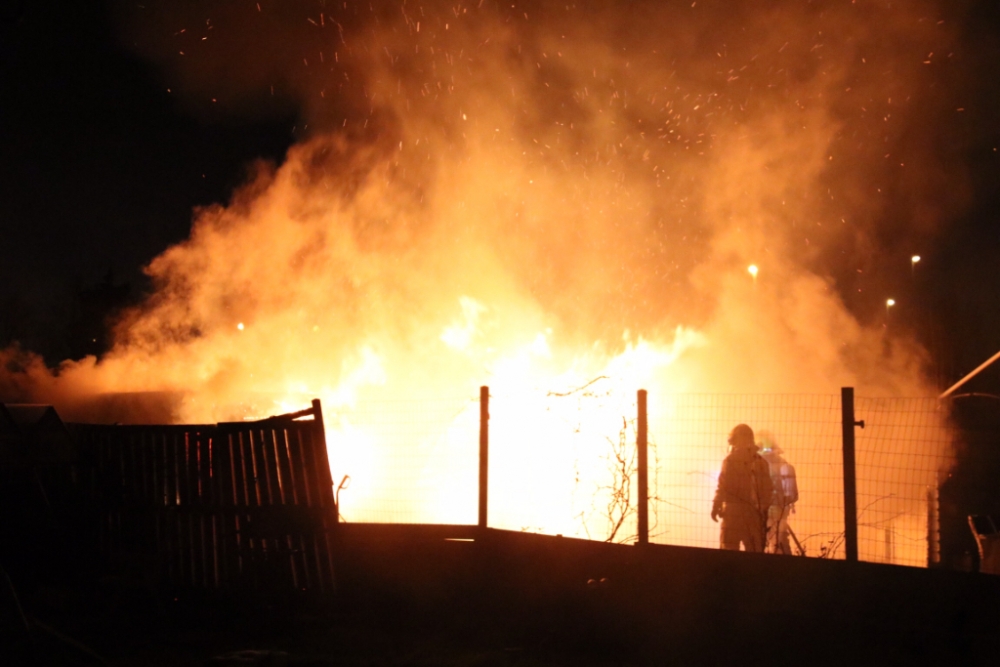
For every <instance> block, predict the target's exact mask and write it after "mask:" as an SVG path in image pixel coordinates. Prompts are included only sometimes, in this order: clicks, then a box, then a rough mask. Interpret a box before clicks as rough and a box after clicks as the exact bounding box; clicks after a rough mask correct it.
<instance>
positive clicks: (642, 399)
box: [635, 389, 649, 544]
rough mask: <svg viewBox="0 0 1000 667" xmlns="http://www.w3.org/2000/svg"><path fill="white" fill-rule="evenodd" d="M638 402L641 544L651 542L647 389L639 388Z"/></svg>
mask: <svg viewBox="0 0 1000 667" xmlns="http://www.w3.org/2000/svg"><path fill="white" fill-rule="evenodd" d="M636 403H637V405H638V410H639V415H638V417H639V423H638V425H637V427H636V432H635V446H636V449H638V454H639V457H638V458H639V508H638V510H639V544H649V459H648V457H647V453H648V452H647V449H648V440H647V437H646V430H647V420H646V390H645V389H640V390H639V394H638V399H637V401H636Z"/></svg>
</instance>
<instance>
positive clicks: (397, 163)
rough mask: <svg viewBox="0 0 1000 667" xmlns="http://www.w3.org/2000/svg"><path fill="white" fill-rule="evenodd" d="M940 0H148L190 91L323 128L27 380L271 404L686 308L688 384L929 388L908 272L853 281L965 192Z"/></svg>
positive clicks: (627, 326) (590, 340)
mask: <svg viewBox="0 0 1000 667" xmlns="http://www.w3.org/2000/svg"><path fill="white" fill-rule="evenodd" d="M935 11H936V10H935V9H934V7H933V6H932V5H930V4H925V3H919V2H914V3H904V4H901V5H897V4H882V3H868V2H864V3H855V2H846V1H829V2H810V3H803V2H767V3H759V2H746V3H733V2H703V1H702V2H694V3H659V2H649V3H643V2H628V3H603V2H594V3H587V2H584V3H574V4H568V3H543V4H542V5H539V4H538V3H530V4H526V5H523V6H522V5H521V4H519V3H516V2H512V3H498V2H487V1H485V0H484V1H482V2H478V3H465V4H462V3H458V4H449V3H408V2H401V3H380V4H379V5H378V6H376V5H375V3H371V4H369V3H367V2H360V3H359V2H295V3H290V2H280V3H279V2H268V1H263V2H260V3H254V2H246V3H228V2H226V3H222V2H220V3H197V4H195V5H184V6H178V5H176V3H146V5H145V6H136V5H134V4H129V5H128V6H127V7H123V8H122V10H121V17H122V24H123V26H124V27H125V32H124V34H125V39H126V40H127V42H128V43H130V44H135V46H136V47H137V48H138V50H139V51H140V52H141V53H143V54H144V55H146V56H148V57H150V58H152V59H153V60H155V61H157V62H158V63H160V64H161V65H162V66H163V70H164V72H165V77H166V78H167V80H168V84H169V85H170V86H171V87H172V89H174V90H175V91H176V92H177V93H178V94H179V95H180V97H181V99H182V100H183V103H184V104H186V105H188V106H189V108H190V109H191V110H192V112H194V113H216V114H218V113H223V114H234V115H235V114H242V113H251V114H252V113H256V111H255V110H256V109H259V108H261V107H262V106H264V105H263V104H262V100H264V99H266V98H269V97H270V96H272V95H278V96H285V97H288V96H291V97H293V98H294V99H295V100H296V103H297V104H298V106H299V108H300V109H301V114H302V127H301V128H300V129H299V131H300V132H301V133H302V137H303V138H302V140H301V142H300V143H299V144H298V145H296V146H295V147H293V148H292V149H291V150H290V151H289V152H288V155H287V157H286V159H285V161H284V162H283V163H282V164H280V165H268V164H261V165H259V166H258V167H257V169H256V170H255V175H254V176H253V177H252V178H251V179H250V180H249V182H248V183H247V184H246V185H244V186H243V187H242V188H241V189H239V191H237V192H236V193H234V195H233V197H232V200H231V201H230V202H229V203H228V204H219V205H216V206H213V207H209V208H206V209H204V210H198V211H196V212H195V216H194V223H193V227H192V231H191V236H190V238H189V239H188V240H187V241H185V242H183V243H181V244H179V245H177V246H175V247H173V248H170V249H168V250H166V251H165V252H164V253H163V254H162V255H160V256H159V257H157V258H155V259H154V260H153V261H152V262H150V264H149V266H148V268H147V272H148V273H149V275H150V276H151V277H152V278H153V280H154V282H155V285H156V292H155V294H154V295H153V296H152V297H151V298H150V299H149V300H148V301H147V302H146V303H145V304H144V305H143V306H142V307H141V308H140V309H138V310H136V311H134V312H132V313H130V314H129V315H128V316H127V317H126V318H125V319H124V320H123V321H122V322H121V323H120V324H119V325H118V327H117V333H116V340H117V344H116V346H115V348H114V350H113V351H112V352H111V353H110V354H109V355H107V356H106V357H105V358H103V359H101V360H100V361H96V360H94V359H84V360H80V361H70V362H66V363H65V364H64V365H63V367H62V368H60V369H59V370H58V373H57V375H56V376H53V375H52V374H50V373H49V372H48V371H45V370H44V369H42V368H40V367H39V366H38V362H37V361H33V360H31V358H30V355H27V357H25V355H24V354H23V353H15V352H13V351H8V352H6V353H5V360H6V361H7V362H8V363H7V364H6V365H7V366H8V368H14V369H20V370H21V371H22V372H17V373H14V374H9V375H8V377H6V378H5V380H4V382H5V384H6V385H8V388H9V387H10V386H14V385H16V387H17V389H16V390H10V389H8V393H12V391H13V393H16V392H17V391H19V392H20V393H21V394H22V395H33V396H32V398H34V399H36V400H54V401H56V402H62V403H64V404H67V408H66V409H68V410H70V411H72V407H71V406H69V405H68V404H70V403H72V397H73V396H74V395H77V394H79V393H84V394H86V393H93V392H108V391H117V392H123V391H165V392H182V393H183V394H184V395H185V396H186V398H185V399H184V400H183V401H182V403H181V404H180V406H179V407H178V408H177V413H176V414H175V415H174V417H175V418H176V419H184V420H191V419H199V420H200V419H220V418H232V417H238V416H242V415H245V414H253V413H254V412H255V411H259V410H263V411H264V412H267V411H268V410H272V408H273V405H256V404H255V403H254V401H255V400H256V399H254V398H253V397H254V396H255V395H270V396H273V395H275V394H283V393H289V392H291V393H296V394H298V393H302V394H309V393H310V392H312V393H318V392H327V393H329V392H334V391H348V392H349V393H350V392H351V391H354V390H356V389H357V388H359V387H364V386H388V387H399V388H400V389H399V391H400V392H404V393H405V392H410V391H418V390H419V391H421V392H423V393H426V392H427V384H428V381H427V378H434V382H433V383H432V384H434V385H435V387H436V388H437V389H444V388H447V387H454V391H457V392H459V393H462V392H465V391H467V387H475V386H478V385H479V384H483V383H488V382H489V378H490V375H491V373H493V372H494V371H495V369H493V366H492V364H494V363H495V362H497V360H498V359H500V358H501V357H502V356H503V355H504V354H505V352H506V351H508V350H511V349H514V348H516V347H517V346H521V345H527V344H530V343H532V341H535V340H536V339H537V337H538V336H539V335H541V336H542V337H543V339H544V341H543V342H544V343H545V345H546V348H547V349H548V350H549V359H550V363H552V364H553V367H554V368H565V367H567V365H568V364H570V363H571V362H572V360H573V359H576V358H578V357H580V356H581V355H595V354H597V355H600V354H604V355H614V354H616V353H618V352H620V351H621V350H622V349H624V347H625V346H626V345H628V344H629V342H630V341H631V342H636V341H638V340H640V339H642V340H647V341H655V342H659V343H671V342H673V341H674V338H675V335H677V334H678V332H680V334H681V339H683V341H686V342H685V343H684V345H683V347H684V352H683V353H682V354H680V357H679V359H678V361H677V362H676V363H675V364H674V365H673V366H672V367H671V368H670V370H669V371H668V373H669V375H670V377H669V380H668V381H666V384H665V386H666V387H669V388H670V389H672V390H675V391H695V390H697V391H729V392H824V393H829V392H832V391H835V390H836V388H837V387H840V386H843V385H854V386H857V387H859V391H864V392H866V393H867V394H869V395H871V394H875V395H926V394H928V393H931V392H933V389H932V388H930V387H929V386H927V385H926V383H925V382H924V381H923V379H922V368H923V365H924V362H925V361H926V360H925V359H924V358H923V353H922V352H921V350H920V349H919V347H918V346H916V345H915V344H914V343H912V342H910V341H908V340H907V339H905V338H899V337H893V338H889V337H888V336H887V335H886V332H885V331H884V329H883V324H884V320H883V318H880V317H877V315H878V313H879V307H878V305H879V304H880V303H882V301H880V299H881V298H882V295H881V294H873V295H872V296H871V299H872V300H873V301H872V303H873V304H874V307H871V304H869V306H870V307H869V308H868V309H867V311H865V309H864V308H861V309H857V310H860V312H862V313H865V312H867V314H868V315H867V316H863V317H862V321H859V320H858V319H857V318H856V317H854V316H852V315H851V314H850V313H849V312H848V310H847V309H846V308H845V307H844V305H843V298H844V294H845V292H847V291H849V290H851V289H853V282H852V281H853V280H854V278H853V275H854V274H855V272H859V271H861V272H863V271H865V270H867V269H868V268H869V265H870V263H871V262H872V261H873V260H872V257H873V256H876V255H877V254H878V253H879V252H880V251H881V250H883V249H884V248H885V241H884V239H886V238H888V237H891V236H892V235H893V233H896V232H898V233H900V234H906V235H908V236H909V237H911V238H912V237H914V236H917V237H923V236H929V235H931V234H933V233H934V232H935V231H937V230H938V228H939V225H940V223H941V222H942V220H943V219H944V218H945V217H946V216H948V215H949V214H950V213H951V212H953V211H955V210H957V209H958V208H959V207H960V206H961V205H962V198H963V194H962V193H963V192H964V190H963V188H962V175H961V173H960V170H958V169H956V168H954V165H950V164H946V163H945V162H944V161H943V159H942V158H940V157H939V151H938V150H937V148H936V146H935V139H934V133H933V132H932V131H931V128H932V127H933V126H934V125H935V123H937V122H938V121H939V120H940V119H941V118H942V117H943V116H944V115H945V114H953V113H954V112H955V110H954V108H953V106H954V105H953V103H952V102H951V100H949V99H948V93H947V90H946V81H948V73H947V68H948V59H949V54H950V51H949V41H950V40H951V38H952V37H953V36H952V34H951V28H950V26H949V25H948V24H947V23H946V22H944V21H941V20H940V19H939V18H938V16H937V14H936V13H935ZM945 173H948V174H949V176H948V178H943V177H942V175H943V174H945ZM751 264H753V265H756V266H757V267H758V269H759V273H758V274H757V275H753V276H752V275H750V273H748V270H747V267H748V266H749V265H751ZM863 298H864V297H862V303H863ZM679 327H680V328H681V329H678V328H679ZM446 330H447V331H450V332H452V335H451V337H449V336H448V335H442V332H443V331H446ZM456 336H457V338H456ZM18 355H20V356H21V360H20V361H19V362H17V363H14V361H15V360H14V359H13V357H15V356H18Z"/></svg>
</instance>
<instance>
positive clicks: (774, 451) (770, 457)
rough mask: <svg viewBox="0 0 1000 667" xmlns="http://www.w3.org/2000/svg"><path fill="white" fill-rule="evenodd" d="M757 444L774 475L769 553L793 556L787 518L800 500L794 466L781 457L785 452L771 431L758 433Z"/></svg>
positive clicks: (772, 478)
mask: <svg viewBox="0 0 1000 667" xmlns="http://www.w3.org/2000/svg"><path fill="white" fill-rule="evenodd" d="M758 436H759V438H758V441H757V445H758V447H760V455H761V457H762V458H763V459H764V460H765V461H767V464H768V467H769V468H770V472H771V486H772V488H773V491H772V493H771V506H770V507H769V508H768V511H767V550H768V551H770V552H771V553H776V554H786V555H791V553H792V547H791V544H790V542H789V537H790V536H791V535H792V530H791V528H790V527H789V525H788V517H789V515H791V514H794V513H795V503H796V502H797V501H798V499H799V486H798V482H797V481H796V479H795V466H793V465H792V464H791V463H789V462H788V461H786V460H785V458H784V457H783V456H782V454H784V453H785V452H784V450H783V449H782V448H781V447H779V446H778V443H777V442H776V441H775V439H774V434H772V433H770V432H769V431H760V432H759V433H758Z"/></svg>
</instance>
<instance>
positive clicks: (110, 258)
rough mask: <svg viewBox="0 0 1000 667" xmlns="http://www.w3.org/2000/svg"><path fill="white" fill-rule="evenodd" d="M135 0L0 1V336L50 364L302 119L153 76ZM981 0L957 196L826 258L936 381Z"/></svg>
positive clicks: (981, 149) (957, 146)
mask: <svg viewBox="0 0 1000 667" xmlns="http://www.w3.org/2000/svg"><path fill="white" fill-rule="evenodd" d="M134 4H136V3H120V4H119V3H101V2H82V3H80V2H53V1H45V0H39V1H35V2H28V1H25V2H19V1H17V0H3V2H2V3H0V234H2V236H0V345H6V344H9V343H11V342H13V341H17V342H19V343H20V344H21V345H22V346H23V347H24V348H26V349H30V350H33V351H36V352H39V353H41V354H43V355H44V356H45V358H46V360H47V361H48V362H49V363H52V364H54V363H57V362H58V361H60V360H62V359H66V358H78V357H79V356H82V355H84V354H90V353H100V352H102V351H104V350H105V349H106V346H107V344H108V340H107V338H106V337H102V335H101V334H100V332H99V329H100V323H101V322H102V318H103V317H104V316H105V315H107V314H108V313H110V312H113V311H114V310H115V308H117V307H120V306H122V305H126V304H127V303H129V302H134V301H136V300H137V299H139V298H140V297H141V295H142V294H143V292H144V291H145V290H147V289H148V285H147V284H146V283H145V281H144V278H143V275H142V267H143V265H145V264H146V263H147V262H149V261H150V260H151V259H152V258H154V257H155V256H157V255H158V254H159V253H160V252H162V251H163V250H164V249H166V248H167V247H169V246H170V245H171V244H174V243H177V242H179V241H182V240H183V239H185V238H186V237H187V235H188V233H189V231H190V224H191V220H192V212H193V210H194V209H195V208H196V207H199V206H205V205H208V204H212V203H215V202H226V201H227V200H228V198H229V196H230V194H231V193H232V191H233V189H234V188H235V187H236V186H238V185H239V184H240V183H242V182H244V181H245V179H246V174H247V170H248V168H249V165H250V164H251V163H252V162H253V161H254V160H256V159H259V158H263V159H266V160H271V161H275V162H280V161H281V160H282V158H283V155H284V153H285V151H286V150H287V149H288V148H289V147H290V146H291V145H293V143H294V142H295V141H296V140H297V139H298V138H301V137H302V136H304V129H303V127H302V125H303V120H302V118H303V113H300V109H298V108H297V106H296V102H295V101H294V99H293V98H292V97H290V96H283V95H282V94H281V92H280V91H279V92H277V93H276V94H275V93H273V92H272V93H271V94H269V95H265V94H263V93H262V94H261V95H260V96H259V97H258V98H257V99H258V100H259V101H258V103H256V105H255V106H254V107H253V108H252V110H250V111H249V112H248V110H247V109H246V108H243V109H241V110H240V111H239V112H238V113H237V112H234V111H233V110H232V109H222V108H220V109H218V110H216V109H213V107H212V105H211V104H208V103H206V104H203V105H196V106H192V105H191V104H190V103H186V102H184V101H182V100H180V99H179V96H178V95H176V91H168V89H169V88H170V86H171V84H170V82H169V81H168V80H167V78H166V75H165V74H164V73H163V71H161V69H160V68H159V67H158V66H157V65H156V64H154V63H152V62H149V61H147V60H145V59H144V58H143V57H142V56H141V55H139V54H140V53H142V52H143V51H144V49H143V48H142V45H135V44H129V43H127V40H128V39H131V37H129V38H126V37H125V36H124V35H125V34H127V31H126V30H124V29H123V27H122V25H120V22H121V16H123V15H125V14H127V13H128V9H129V5H134ZM139 4H141V3H139ZM320 4H322V3H320ZM136 6H138V5H136ZM623 7H624V9H623V10H624V11H627V6H625V5H623ZM997 7H998V5H997V3H995V2H991V1H984V2H973V3H966V4H965V5H955V6H953V7H952V8H950V9H948V10H947V12H949V14H948V19H949V20H952V21H956V22H958V24H959V25H960V28H959V31H960V34H961V35H962V40H963V44H965V45H966V46H967V48H966V50H965V52H964V53H963V57H964V60H963V65H962V66H963V68H965V73H966V75H967V76H968V77H969V78H970V80H971V81H973V83H972V84H971V85H967V86H965V87H964V88H963V89H962V91H963V95H964V96H965V97H964V99H957V100H955V106H956V108H958V107H961V109H962V111H961V113H962V114H963V116H962V117H961V119H960V121H957V122H958V123H959V125H960V127H959V131H957V132H956V131H955V128H954V127H952V128H950V129H948V130H947V133H946V134H945V135H943V136H945V138H946V139H947V141H946V142H944V146H943V148H942V150H944V151H946V152H949V155H948V160H946V162H948V161H950V162H952V163H954V164H960V165H962V166H963V167H965V168H966V169H967V170H968V173H969V174H970V175H971V177H970V179H969V184H968V188H969V192H968V196H967V197H965V200H966V201H967V202H968V203H967V204H966V205H964V206H963V207H962V208H961V210H956V211H955V212H954V213H953V214H952V215H950V216H948V217H949V218H950V222H949V223H948V225H947V226H946V227H945V228H944V229H943V230H942V231H940V233H939V234H938V235H937V237H936V239H935V241H934V242H933V243H931V244H928V247H921V248H909V247H900V248H897V249H896V252H895V254H894V255H893V256H892V257H886V258H885V260H886V261H885V262H883V263H878V262H876V266H880V267H881V268H880V269H879V270H878V271H875V272H874V273H876V274H879V273H881V275H871V276H869V275H861V276H851V277H850V278H848V277H847V276H835V278H836V280H837V283H836V284H837V288H838V290H839V291H840V293H841V296H842V298H843V299H844V300H845V302H846V303H847V305H848V308H849V309H851V310H852V311H853V312H854V313H855V314H856V316H857V317H858V318H859V320H860V321H862V322H865V321H868V322H871V321H874V320H875V319H876V318H877V317H879V316H880V311H881V308H880V306H879V305H878V304H880V303H883V302H882V301H881V295H879V296H878V298H875V297H872V296H871V295H870V294H868V293H864V292H863V291H862V292H861V293H862V294H863V297H859V296H858V294H859V288H861V289H862V290H863V288H864V287H865V284H866V281H868V280H873V281H875V280H877V281H879V283H880V284H889V285H890V289H892V288H891V286H892V285H895V288H894V289H893V291H892V293H891V296H893V297H895V298H896V299H897V302H898V305H897V306H896V307H895V309H894V311H893V313H892V317H893V318H894V319H893V320H892V321H891V322H890V326H896V327H903V328H907V329H910V330H911V331H912V332H913V333H914V334H915V335H916V336H917V337H918V338H919V339H920V340H922V341H923V342H924V344H925V345H926V346H927V347H928V349H929V350H930V351H931V354H932V356H933V357H934V359H935V362H936V363H935V369H934V372H935V373H936V374H937V378H938V382H939V384H940V385H942V386H947V384H950V383H951V382H954V381H955V380H957V379H958V378H960V377H961V376H962V375H963V374H965V373H966V372H968V371H969V370H971V369H972V368H974V367H975V366H977V365H978V364H979V363H980V362H981V361H983V360H985V359H986V358H988V357H989V356H991V355H992V354H993V353H994V352H996V351H997V350H998V349H1000V317H998V312H1000V280H998V278H997V273H998V267H1000V225H998V216H1000V154H998V152H997V150H998V148H1000V75H998V71H997V70H998V65H997V63H1000V38H998V36H997V35H998V26H1000V9H998V8H997ZM133 9H134V8H133ZM174 27H175V26H168V25H164V26H163V31H164V34H166V33H167V32H169V31H171V30H173V28H174ZM943 131H944V130H943ZM892 229H893V227H892V226H891V225H887V227H886V234H892V233H893V232H892ZM883 241H885V243H884V247H891V240H885V239H883ZM914 252H916V253H919V254H920V255H921V257H922V260H921V261H920V263H919V264H918V265H917V266H916V267H913V268H915V271H914V272H912V274H911V271H910V268H911V267H910V262H909V256H910V254H911V253H914ZM873 299H874V300H873ZM873 304H874V305H873ZM998 379H1000V373H998V372H996V370H995V369H994V370H993V371H992V376H991V374H990V373H987V374H984V376H983V378H980V380H979V382H980V384H978V385H974V386H973V385H970V387H972V388H974V389H976V390H978V391H993V392H1000V385H998V384H997V380H998Z"/></svg>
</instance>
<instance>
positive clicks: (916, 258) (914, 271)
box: [910, 255, 920, 277]
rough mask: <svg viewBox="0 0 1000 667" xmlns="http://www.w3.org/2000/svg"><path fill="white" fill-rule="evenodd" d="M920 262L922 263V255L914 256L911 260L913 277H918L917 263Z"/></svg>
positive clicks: (911, 274)
mask: <svg viewBox="0 0 1000 667" xmlns="http://www.w3.org/2000/svg"><path fill="white" fill-rule="evenodd" d="M919 261H920V255H914V256H913V257H911V258H910V276H911V277H913V276H915V275H916V266H917V262H919Z"/></svg>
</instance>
